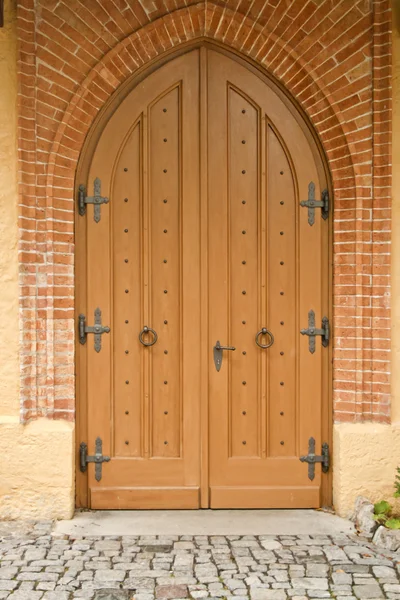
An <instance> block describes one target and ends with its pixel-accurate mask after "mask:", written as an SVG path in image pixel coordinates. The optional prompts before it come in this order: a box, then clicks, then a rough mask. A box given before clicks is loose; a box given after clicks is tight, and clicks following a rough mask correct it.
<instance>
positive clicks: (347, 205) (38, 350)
mask: <svg viewBox="0 0 400 600" xmlns="http://www.w3.org/2000/svg"><path fill="white" fill-rule="evenodd" d="M18 5H19V8H18V31H19V40H20V47H19V115H20V116H19V161H20V200H19V202H20V217H19V218H20V232H21V241H20V272H21V339H22V352H21V370H22V375H21V376H22V387H21V402H22V406H21V415H22V419H23V420H28V419H30V418H34V417H37V416H48V417H54V418H66V419H70V420H72V419H73V418H74V410H75V399H74V396H75V393H74V333H73V332H74V329H75V321H74V223H73V221H74V216H73V214H74V213H73V206H74V197H73V195H74V193H73V186H74V174H75V170H76V165H77V161H78V159H79V154H80V151H81V148H82V145H83V142H84V139H85V136H86V134H87V132H88V130H89V128H90V126H91V124H92V123H93V120H94V119H95V117H96V115H97V113H98V112H99V110H100V109H101V108H102V106H103V105H104V103H105V102H106V100H107V99H108V98H109V97H110V95H111V94H112V93H113V92H114V91H115V89H116V88H117V87H118V86H119V85H120V83H122V82H123V81H124V80H125V79H126V78H127V77H129V76H130V75H132V73H134V72H135V70H136V69H137V68H138V67H139V66H141V65H143V64H145V63H146V61H148V60H149V59H151V58H154V57H156V56H158V55H160V54H162V53H163V52H164V51H165V50H167V49H169V48H171V47H173V46H177V45H179V44H180V43H182V42H185V41H188V40H191V39H195V38H199V37H202V36H205V37H207V38H212V39H215V40H218V41H220V42H223V43H225V44H226V45H227V46H231V47H234V48H236V49H238V50H240V51H241V52H243V54H245V55H247V56H249V57H252V58H253V59H254V60H255V61H257V62H259V63H261V64H262V65H263V66H264V67H265V68H266V69H267V70H268V71H270V72H271V73H273V74H274V76H275V77H276V78H277V79H278V80H279V81H280V82H282V83H283V84H284V85H285V86H286V88H287V89H288V90H289V92H290V93H291V94H292V96H293V97H294V98H295V99H296V100H297V101H298V102H299V103H300V105H301V106H302V108H303V110H304V112H305V113H306V114H307V115H308V117H309V118H310V119H311V121H312V123H313V125H314V127H315V129H316V131H317V133H318V135H319V137H320V139H321V141H322V144H323V147H324V150H325V153H326V157H327V161H328V164H329V167H330V171H331V175H332V182H333V187H334V225H333V230H334V235H333V243H334V286H333V304H334V339H333V344H334V365H333V378H334V410H335V419H336V420H337V421H355V420H356V421H361V420H371V419H372V420H374V421H380V422H386V421H388V420H389V419H390V402H389V398H390V395H389V394H390V388H389V385H390V382H389V378H390V356H389V353H390V285H389V284H390V281H389V276H390V229H391V227H390V225H391V221H390V205H391V202H390V195H391V187H390V186H391V167H390V161H391V156H390V152H391V150H390V134H391V87H390V86H391V72H390V71H391V63H390V51H391V50H390V48H391V45H390V44H391V39H390V33H391V15H390V5H389V0H214V1H209V0H207V1H204V0H202V1H200V2H192V1H190V0H19V2H18Z"/></svg>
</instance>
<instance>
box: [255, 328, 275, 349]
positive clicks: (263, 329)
mask: <svg viewBox="0 0 400 600" xmlns="http://www.w3.org/2000/svg"><path fill="white" fill-rule="evenodd" d="M260 335H269V337H270V338H271V339H270V342H269V344H260V342H259V341H258V338H259V337H260ZM274 341H275V339H274V336H273V335H272V333H271V332H270V331H269V330H268V329H267V328H266V327H263V328H262V329H260V331H259V332H258V333H257V335H256V344H257V346H259V347H260V348H269V347H270V346H272V344H273V343H274Z"/></svg>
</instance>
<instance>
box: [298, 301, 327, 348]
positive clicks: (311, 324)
mask: <svg viewBox="0 0 400 600" xmlns="http://www.w3.org/2000/svg"><path fill="white" fill-rule="evenodd" d="M300 333H301V335H308V336H309V341H308V347H309V350H310V352H311V354H314V352H315V336H316V335H320V336H321V337H322V345H323V346H324V348H326V346H328V344H329V337H330V333H329V319H328V317H324V318H323V319H322V327H321V329H317V328H316V327H315V312H314V311H313V310H310V312H309V313H308V329H301V330H300Z"/></svg>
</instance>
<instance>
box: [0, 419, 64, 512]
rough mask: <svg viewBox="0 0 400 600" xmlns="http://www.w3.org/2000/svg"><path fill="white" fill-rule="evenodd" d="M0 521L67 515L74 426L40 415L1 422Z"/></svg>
mask: <svg viewBox="0 0 400 600" xmlns="http://www.w3.org/2000/svg"><path fill="white" fill-rule="evenodd" d="M0 456H1V457H2V460H1V461H0V519H70V518H71V517H72V514H73V511H74V493H73V492H74V479H75V473H74V466H75V465H74V426H73V424H72V423H67V422H65V421H50V420H48V419H39V420H38V421H34V422H32V423H30V424H29V425H22V424H20V423H11V422H10V423H2V424H1V425H0Z"/></svg>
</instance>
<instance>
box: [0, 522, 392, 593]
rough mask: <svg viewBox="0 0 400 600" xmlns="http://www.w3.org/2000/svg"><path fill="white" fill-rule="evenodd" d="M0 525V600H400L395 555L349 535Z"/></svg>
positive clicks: (44, 524) (43, 524)
mask: <svg viewBox="0 0 400 600" xmlns="http://www.w3.org/2000/svg"><path fill="white" fill-rule="evenodd" d="M51 530H52V524H51V523H48V522H45V523H37V524H36V525H35V526H32V527H31V529H30V530H29V531H24V530H23V528H22V529H21V528H20V529H18V526H13V525H12V524H8V528H6V529H4V527H0V600H2V599H5V598H12V599H13V600H72V599H74V598H80V599H86V598H87V599H90V600H92V599H93V600H133V599H135V600H180V599H182V600H184V599H197V598H211V599H216V600H224V599H232V600H285V599H291V600H307V599H310V598H337V599H338V600H357V599H358V600H380V599H383V598H390V599H393V600H396V599H397V600H400V583H399V573H400V554H398V555H396V554H395V553H391V552H387V551H382V550H380V549H378V548H377V547H375V546H373V545H372V544H371V543H370V542H368V540H366V539H364V538H361V537H358V536H356V535H344V534H341V535H335V536H321V535H318V536H305V535H302V536H296V535H292V536H289V535H282V536H267V535H260V536H252V535H248V536H238V535H227V536H202V535H201V536H200V535H199V536H187V535H185V536H179V537H178V536H148V537H145V536H123V537H116V536H107V537H102V536H96V537H93V536H91V537H79V538H78V537H71V536H60V535H58V536H54V535H52V533H51Z"/></svg>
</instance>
